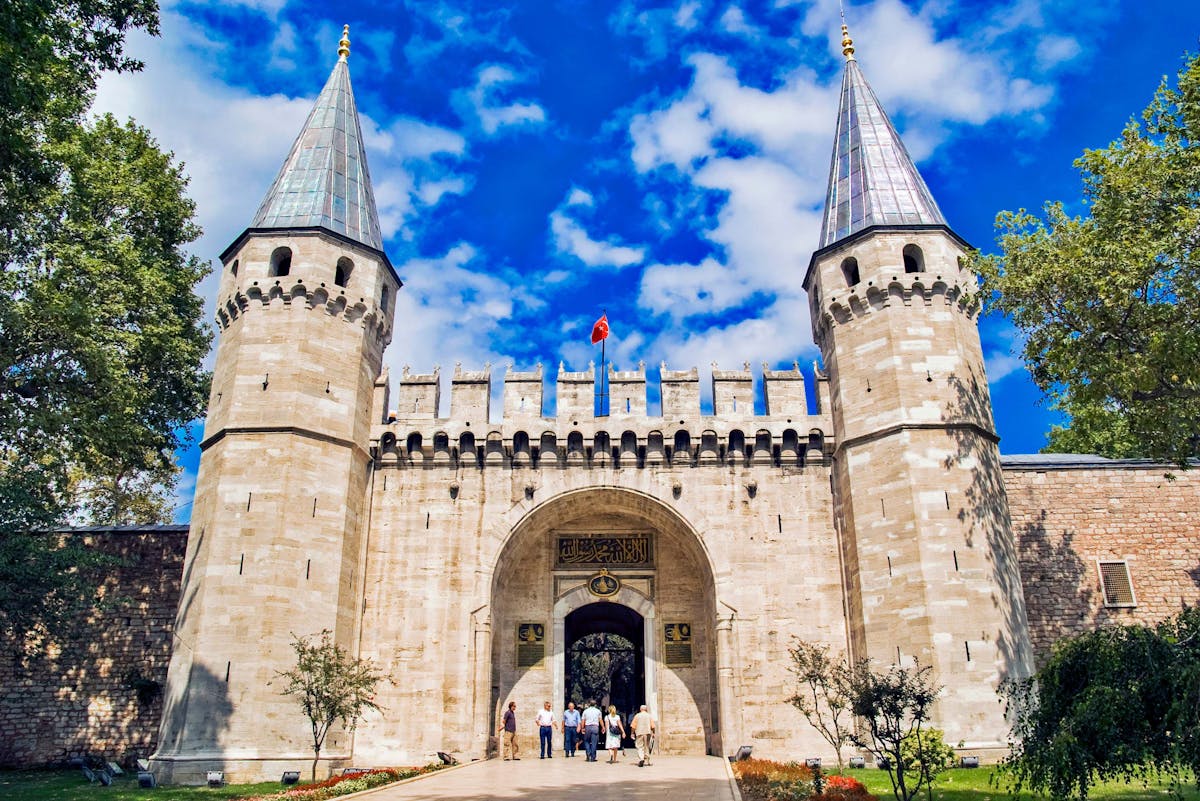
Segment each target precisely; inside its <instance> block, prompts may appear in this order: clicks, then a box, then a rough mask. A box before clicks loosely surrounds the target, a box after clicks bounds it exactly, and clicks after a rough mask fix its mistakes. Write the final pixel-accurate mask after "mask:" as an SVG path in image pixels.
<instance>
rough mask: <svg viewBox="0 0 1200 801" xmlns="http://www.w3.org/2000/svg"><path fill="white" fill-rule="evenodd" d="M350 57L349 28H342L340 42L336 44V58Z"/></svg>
mask: <svg viewBox="0 0 1200 801" xmlns="http://www.w3.org/2000/svg"><path fill="white" fill-rule="evenodd" d="M349 55H350V26H349V25H347V26H345V27H343V28H342V40H341V41H340V42H338V58H339V59H345V58H346V57H347V56H349Z"/></svg>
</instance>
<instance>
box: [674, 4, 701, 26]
mask: <svg viewBox="0 0 1200 801" xmlns="http://www.w3.org/2000/svg"><path fill="white" fill-rule="evenodd" d="M702 9H703V6H702V5H701V4H700V3H699V2H696V0H685V1H684V2H682V3H680V4H679V8H677V9H675V26H676V27H677V28H681V29H683V30H685V31H690V30H694V29H695V28H696V27H697V26H699V25H700V19H699V18H698V17H699V14H700V12H701V11H702Z"/></svg>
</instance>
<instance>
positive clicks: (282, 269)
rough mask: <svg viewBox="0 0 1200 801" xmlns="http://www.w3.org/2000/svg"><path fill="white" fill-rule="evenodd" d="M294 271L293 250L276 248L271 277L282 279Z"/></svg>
mask: <svg viewBox="0 0 1200 801" xmlns="http://www.w3.org/2000/svg"><path fill="white" fill-rule="evenodd" d="M291 271H292V249H291V248H275V252H274V253H272V254H271V273H270V275H271V277H272V278H280V277H282V276H285V275H287V274H288V273H290V272H291Z"/></svg>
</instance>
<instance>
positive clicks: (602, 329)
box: [592, 314, 608, 345]
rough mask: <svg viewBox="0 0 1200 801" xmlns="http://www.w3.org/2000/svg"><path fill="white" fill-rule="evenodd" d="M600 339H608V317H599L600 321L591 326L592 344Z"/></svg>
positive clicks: (604, 315)
mask: <svg viewBox="0 0 1200 801" xmlns="http://www.w3.org/2000/svg"><path fill="white" fill-rule="evenodd" d="M602 339H608V315H607V314H602V315H600V319H599V320H597V321H596V324H595V325H593V326H592V344H593V345H595V344H596V343H597V342H599V341H600V340H602Z"/></svg>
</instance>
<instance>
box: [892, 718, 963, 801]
mask: <svg viewBox="0 0 1200 801" xmlns="http://www.w3.org/2000/svg"><path fill="white" fill-rule="evenodd" d="M960 745H961V743H960ZM900 750H901V751H902V752H903V753H904V770H905V772H907V773H908V775H909V776H912V777H913V778H914V779H921V780H922V781H923V782H924V783H925V794H926V796H927V797H928V798H929V799H930V801H932V799H933V780H934V779H936V778H937V777H938V776H939V775H941V774H942V773H944V772H945V771H946V769H947V768H949V767H950V763H951V761H952V760H953V759H954V749H953V748H951V747H950V746H949V745H947V744H946V737H945V734H944V733H943V732H942V730H941V729H935V728H933V727H932V726H925V727H922V728H921V729H920V730H919V731H915V732H913V733H912V734H910V735H908V736H907V737H905V738H904V741H903V742H902V743H900Z"/></svg>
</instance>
